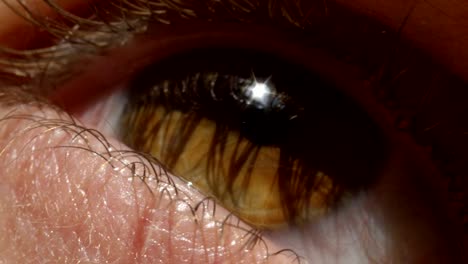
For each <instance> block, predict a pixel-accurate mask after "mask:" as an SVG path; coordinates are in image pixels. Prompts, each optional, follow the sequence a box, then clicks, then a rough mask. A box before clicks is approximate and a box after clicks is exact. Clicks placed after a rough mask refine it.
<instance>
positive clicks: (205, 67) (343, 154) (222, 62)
mask: <svg viewBox="0 0 468 264" xmlns="http://www.w3.org/2000/svg"><path fill="white" fill-rule="evenodd" d="M256 82H258V83H260V84H265V85H267V86H268V87H267V88H271V89H270V90H268V89H267V91H269V93H268V94H267V97H266V99H265V100H261V99H260V97H259V94H258V93H257V94H255V92H258V91H253V90H252V89H251V88H253V87H254V86H255V83H256ZM131 86H132V87H133V88H132V89H131V90H130V91H131V94H130V98H131V99H130V105H131V104H154V105H159V106H163V107H164V108H165V109H166V110H167V111H168V112H170V111H180V112H185V113H188V114H194V115H197V116H199V117H200V118H207V119H211V120H213V121H214V122H215V123H216V125H217V127H218V126H219V127H220V128H222V129H223V131H226V133H228V132H229V131H237V132H239V133H240V134H241V135H242V136H243V137H245V138H246V139H248V140H249V141H251V142H252V143H253V144H256V145H259V146H276V147H279V148H280V149H281V157H282V158H283V157H284V159H285V160H296V159H300V160H301V161H302V163H303V164H305V165H307V166H310V167H312V168H313V169H314V170H321V171H323V172H325V173H327V174H329V175H331V176H332V177H334V178H335V180H337V182H339V183H340V184H344V185H346V186H348V187H349V188H354V187H362V186H363V185H368V184H370V182H372V181H373V180H374V176H375V174H376V173H375V172H376V169H378V168H379V166H380V161H381V160H382V159H383V154H384V152H385V151H384V143H383V141H382V139H381V135H380V132H379V130H378V129H377V127H376V126H375V124H374V123H373V122H372V120H371V119H370V118H369V117H368V115H367V113H365V112H364V111H362V110H361V109H360V108H359V107H358V106H357V105H356V104H355V103H354V102H353V100H351V99H349V98H347V97H346V96H344V95H343V94H341V93H340V92H338V91H337V90H336V88H334V87H332V86H330V85H329V84H328V83H327V82H326V81H324V80H322V78H320V76H316V75H315V74H314V73H312V72H310V71H308V70H306V69H305V68H304V67H301V66H300V65H296V64H292V63H288V62H286V61H284V60H281V59H278V58H276V57H274V56H272V55H271V54H261V53H256V52H253V51H245V50H225V49H219V50H217V49H207V50H196V51H193V52H191V53H188V54H183V55H180V56H177V57H171V58H169V59H167V60H165V61H162V62H160V63H158V64H157V65H153V66H151V67H148V68H147V69H146V70H145V71H143V73H142V74H140V75H139V76H138V77H137V78H136V79H135V80H134V81H133V82H132V83H131ZM260 88H262V87H260ZM263 88H265V87H263ZM259 90H262V89H259ZM260 94H261V93H260ZM283 154H284V155H283Z"/></svg>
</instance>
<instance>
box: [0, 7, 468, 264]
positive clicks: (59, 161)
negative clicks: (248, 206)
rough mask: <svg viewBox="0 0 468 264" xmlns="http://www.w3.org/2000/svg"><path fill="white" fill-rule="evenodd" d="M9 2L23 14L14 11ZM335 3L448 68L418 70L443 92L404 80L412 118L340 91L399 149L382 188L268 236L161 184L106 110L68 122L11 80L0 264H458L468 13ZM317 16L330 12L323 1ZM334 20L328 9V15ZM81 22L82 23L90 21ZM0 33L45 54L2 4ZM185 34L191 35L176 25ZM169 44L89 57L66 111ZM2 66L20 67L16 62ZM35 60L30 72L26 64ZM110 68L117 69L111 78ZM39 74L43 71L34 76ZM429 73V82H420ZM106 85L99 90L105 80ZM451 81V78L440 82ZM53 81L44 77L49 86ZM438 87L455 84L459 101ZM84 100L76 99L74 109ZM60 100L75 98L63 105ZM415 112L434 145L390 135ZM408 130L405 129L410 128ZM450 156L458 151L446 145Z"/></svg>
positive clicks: (73, 82) (179, 186)
mask: <svg viewBox="0 0 468 264" xmlns="http://www.w3.org/2000/svg"><path fill="white" fill-rule="evenodd" d="M8 2H9V3H13V4H14V5H17V3H16V2H15V1H8ZM36 2H37V7H36V5H34V4H33V6H31V9H33V8H34V9H35V11H38V10H41V11H40V13H41V15H42V16H44V17H45V16H49V17H50V18H51V19H53V18H54V17H57V15H56V13H55V12H53V11H51V10H50V9H49V8H47V7H46V5H45V4H44V3H42V2H41V1H31V3H35V4H36ZM317 2H319V1H317ZM337 2H338V3H340V4H343V5H345V6H346V7H347V8H350V10H353V11H354V12H357V13H359V14H362V15H367V16H370V17H373V18H374V19H377V20H379V21H380V22H381V23H383V24H385V25H386V26H388V27H389V28H390V29H394V30H395V31H397V30H398V29H400V28H401V36H402V37H403V38H405V39H408V40H409V42H410V43H412V44H414V45H415V46H417V47H420V49H422V50H423V51H424V52H426V53H427V54H430V56H429V58H430V59H429V61H431V62H433V64H441V65H443V67H444V68H445V69H448V72H449V73H448V74H446V73H445V70H440V72H439V70H438V69H439V68H437V67H435V68H431V67H430V66H427V67H426V66H424V67H423V66H421V68H422V69H423V70H427V71H429V72H430V73H434V72H436V73H438V74H439V73H440V76H439V78H438V79H437V80H438V82H436V83H435V84H434V88H433V90H431V91H434V89H435V91H436V92H435V93H432V94H431V93H430V91H426V90H425V89H423V88H424V87H422V88H421V87H420V86H424V85H426V84H427V83H426V82H424V80H421V79H417V81H413V82H410V83H411V84H414V85H415V86H414V87H412V86H410V87H409V88H408V87H407V86H406V87H404V88H402V90H404V93H403V92H401V91H400V92H395V95H394V96H395V97H396V98H398V99H400V101H403V102H399V103H400V104H401V107H400V108H404V109H405V111H402V112H398V111H396V110H395V111H393V110H394V109H393V108H392V107H391V105H390V106H389V104H390V103H388V102H382V101H379V100H376V99H375V95H373V93H372V91H371V89H370V88H368V89H367V90H366V89H361V90H359V91H358V92H356V89H357V88H359V87H361V86H359V84H362V83H358V84H356V85H349V87H348V88H344V89H349V90H346V91H345V92H348V93H349V94H351V96H353V98H354V99H355V100H357V101H358V102H359V103H360V104H362V105H363V107H364V108H365V109H366V110H367V111H369V112H372V117H373V118H374V119H375V120H376V122H377V123H378V124H379V126H380V127H381V128H382V129H383V130H384V131H385V135H386V137H387V139H388V142H389V145H391V146H392V148H391V149H390V150H389V154H388V160H387V162H386V163H385V165H384V168H383V170H382V171H383V172H382V175H380V178H379V182H378V183H377V184H376V186H375V187H373V188H372V189H371V190H369V191H368V192H366V193H363V194H361V195H357V196H356V197H354V198H353V201H351V202H350V203H349V204H348V205H347V206H345V207H343V208H340V210H337V211H336V212H334V213H333V214H331V215H330V216H327V217H324V218H323V219H320V220H318V221H316V222H314V223H310V225H307V226H305V227H301V228H291V229H288V230H282V231H272V232H263V233H260V232H258V231H256V230H254V229H252V228H250V227H248V226H247V225H246V224H243V223H240V222H239V221H238V220H237V219H236V217H234V216H230V215H229V212H227V211H226V210H224V209H222V206H221V205H215V203H214V202H213V200H210V199H204V196H203V195H201V194H200V193H198V192H197V190H195V189H194V188H192V187H190V186H187V185H186V184H184V183H183V182H182V181H181V180H179V179H178V178H177V177H175V176H172V175H166V174H165V173H164V172H163V171H162V169H161V168H160V166H159V165H158V164H157V163H156V162H155V161H154V160H153V159H151V158H150V157H148V156H145V155H144V154H137V153H134V152H132V151H131V150H129V149H128V148H127V147H125V146H124V145H123V144H122V143H120V142H119V141H118V139H116V138H115V137H114V135H112V131H110V130H109V129H108V128H107V127H106V125H105V123H106V122H105V121H103V120H101V119H103V118H106V117H107V116H106V115H104V114H103V112H105V111H101V112H99V111H97V112H92V114H89V112H88V111H86V110H80V111H75V110H74V109H75V108H73V107H69V108H68V109H71V110H69V113H66V112H64V111H63V110H62V109H60V108H59V107H57V106H53V105H52V104H51V103H50V102H48V101H45V100H46V99H43V98H42V97H41V96H36V95H35V93H34V91H38V90H41V91H42V89H41V88H42V87H41V86H40V85H39V84H37V83H39V82H31V83H33V85H27V84H28V83H27V82H25V81H24V80H20V81H21V83H22V84H23V86H22V88H20V86H19V85H16V86H15V87H11V86H12V83H13V82H12V81H10V78H9V77H10V76H7V75H5V76H6V77H5V78H4V79H5V81H1V82H0V83H2V84H3V83H4V87H0V102H1V107H0V112H1V113H0V115H1V119H0V123H1V124H0V190H1V192H2V195H1V196H0V234H2V235H1V236H0V260H1V261H3V262H5V263H29V262H33V263H36V262H57V263H76V262H84V263H91V262H97V263H105V262H116V263H134V262H136V263H184V262H188V263H191V262H192V263H257V262H258V263H263V262H267V263H289V262H291V263H294V262H297V261H302V262H305V263H393V262H395V263H462V262H463V261H462V257H463V256H462V252H463V250H462V249H463V248H464V246H466V244H463V242H464V240H463V239H464V236H463V227H462V221H463V219H460V218H462V217H463V214H460V213H459V212H460V210H462V209H460V208H463V203H464V200H463V199H465V198H464V196H463V195H464V192H463V191H461V192H460V191H458V190H457V191H456V192H457V197H460V193H461V198H458V200H455V201H454V200H453V191H452V190H451V188H450V187H451V184H453V182H451V181H449V180H447V177H446V175H445V174H444V173H445V171H444V169H447V170H450V173H451V174H457V175H456V176H458V174H461V173H462V171H463V169H464V166H463V165H462V164H464V162H463V161H464V160H466V157H467V156H466V154H465V155H463V153H461V152H460V149H463V147H462V146H464V145H463V144H466V143H465V141H466V140H465V141H463V139H464V138H462V137H461V136H460V135H464V132H463V130H464V129H465V127H464V125H461V124H460V123H461V122H460V120H459V117H463V113H464V112H463V111H465V109H464V108H462V107H458V108H457V107H455V106H453V105H451V104H450V103H451V101H450V99H451V98H452V97H450V96H454V98H458V100H459V102H458V103H461V104H463V102H464V101H466V100H467V99H468V97H463V96H464V95H465V96H466V93H464V92H463V91H462V90H463V89H457V87H458V88H459V87H461V88H463V87H466V84H465V83H466V81H467V80H468V65H467V63H468V49H466V47H468V38H467V37H466V36H468V20H467V19H466V18H464V15H463V14H466V13H468V4H467V2H466V1H462V0H457V1H455V0H453V1H444V0H437V1H430V2H429V1H403V0H399V1H390V0H380V1H371V0H360V1H352V2H350V1H344V0H343V1H341V0H338V1H337ZM74 3H76V2H74V1H63V2H62V1H61V2H60V4H61V6H63V7H64V8H65V9H71V10H76V9H78V10H79V9H80V7H79V6H78V7H77V6H75V5H74ZM323 6H324V7H327V2H326V1H325V2H324V4H323ZM324 10H326V8H325V9H324ZM333 11H334V9H332V8H330V10H329V12H331V13H333ZM38 12H39V11H38ZM75 13H78V14H80V13H83V14H86V11H83V12H82V11H76V12H75ZM83 16H85V17H87V15H83ZM0 21H1V22H2V23H0V43H1V44H2V46H7V47H10V48H15V47H16V48H20V49H22V48H30V47H33V46H34V44H35V43H34V42H35V41H36V39H42V40H43V42H44V43H45V44H44V45H45V46H47V45H48V44H47V41H44V39H46V38H45V37H43V36H42V35H41V31H40V30H38V26H37V25H31V24H30V23H27V22H25V20H24V18H19V17H18V16H17V15H15V14H14V13H13V12H12V11H11V10H10V8H9V7H7V6H6V5H4V4H0ZM402 25H404V26H402ZM177 26H178V27H179V28H186V27H188V26H186V25H185V24H183V23H181V22H179V24H177ZM155 31H156V30H155ZM182 31H183V30H182ZM200 31H202V30H200ZM16 32H22V33H21V35H24V36H25V37H24V38H23V37H18V35H19V34H16ZM33 32H35V33H33ZM184 34H185V33H184ZM185 35H187V34H185ZM185 35H184V36H185ZM30 36H32V37H30ZM164 38H167V35H164V34H159V33H155V34H153V35H152V36H151V38H146V39H143V40H136V41H135V42H131V43H130V44H129V45H128V46H124V47H122V48H121V47H118V48H117V49H116V50H114V51H109V54H107V55H108V56H103V57H100V58H92V59H91V60H90V63H89V64H88V66H87V67H86V70H84V71H82V72H80V74H81V75H80V77H77V78H72V79H67V81H66V82H65V83H61V84H60V87H66V88H67V89H65V88H63V89H62V91H66V92H63V94H62V95H58V96H57V97H59V98H62V99H63V100H62V102H65V103H64V104H65V105H70V104H71V103H70V102H72V101H77V100H76V98H86V97H87V96H88V97H91V95H90V94H89V93H90V91H96V90H99V89H101V87H100V85H101V84H102V85H104V84H103V83H104V81H103V79H105V80H109V82H118V80H110V78H111V77H112V76H113V75H115V72H113V71H114V70H120V72H122V74H123V75H125V74H130V73H129V72H131V70H128V68H126V66H118V65H130V64H124V63H125V62H128V61H129V60H131V59H134V58H135V57H138V56H141V57H144V56H145V53H144V52H143V51H140V52H141V53H138V52H136V51H134V50H136V49H137V48H136V47H138V49H140V50H144V49H145V48H144V47H145V46H144V45H147V46H146V49H148V50H153V49H154V47H157V48H158V49H159V52H160V53H164V52H163V51H166V50H167V51H168V52H169V50H170V46H173V45H174V44H173V43H170V44H172V45H166V46H164V45H163V44H162V43H163V41H162V40H163V39H164ZM391 39H397V38H396V37H394V38H391ZM183 40H185V39H183V38H182V41H180V42H184V41H183ZM185 42H187V41H185ZM189 43H191V44H194V43H195V42H189ZM49 45H50V44H49ZM112 48H113V47H112ZM402 53H403V52H402ZM67 54H68V53H67ZM116 54H118V55H119V56H116ZM396 54H397V55H399V56H401V57H402V56H403V55H401V54H399V53H396ZM69 56H70V57H74V56H75V57H76V54H73V52H70V54H69ZM154 56H155V57H157V56H156V55H154ZM115 57H118V58H115ZM0 58H2V59H3V57H0ZM5 58H10V59H11V60H13V59H14V56H13V57H11V56H10V57H8V56H5ZM12 58H13V59H12ZM29 61H32V62H33V63H32V65H33V66H34V61H33V59H32V57H29V60H28V62H29ZM108 62H112V63H115V64H116V65H117V66H115V68H112V70H107V71H106V69H105V68H106V67H108V66H107V65H108ZM117 62H118V63H117ZM106 63H107V64H106ZM1 65H2V66H1V67H2V68H5V67H6V66H3V65H5V64H1ZM67 65H68V64H67ZM339 65H341V64H339ZM419 66H420V65H417V66H413V67H419ZM8 67H10V69H11V67H12V66H11V65H8ZM324 67H327V66H326V65H325V66H324ZM408 67H409V66H408ZM52 68H53V67H52ZM129 68H130V67H129ZM137 68H138V67H137ZM72 69H75V68H73V67H71V66H69V67H67V68H64V69H61V70H64V71H60V74H63V75H66V74H67V73H70V72H73V71H72ZM40 70H42V71H43V68H41V67H39V71H40ZM132 70H135V71H136V69H132ZM404 70H405V68H404V67H399V68H398V71H401V72H405V71H404ZM96 72H99V74H96ZM126 72H127V73H126ZM2 73H4V71H2ZM452 74H453V75H455V76H456V77H453V76H452ZM428 75H430V74H429V73H426V74H424V72H423V73H421V74H420V75H417V76H419V77H421V76H425V77H427V76H428ZM102 76H108V78H107V79H106V78H103V77H102ZM98 77H99V78H102V79H101V80H97V79H96V78H98ZM114 77H115V76H114ZM0 78H3V75H0ZM36 78H39V79H40V78H41V77H38V76H36ZM445 78H447V79H448V80H449V81H447V82H446V83H444V81H445V80H446V79H445ZM337 79H339V78H337ZM409 79H412V78H409ZM434 79H436V78H434ZM453 79H454V80H455V81H452V80H453ZM85 80H93V82H89V81H88V82H87V81H85ZM49 81H50V80H48V79H47V78H46V79H45V81H44V83H48V82H49ZM408 82H409V81H408ZM25 83H26V85H24V84H25ZM421 83H422V84H421ZM443 84H453V89H452V88H447V87H446V86H445V85H443ZM116 85H118V83H116ZM85 86H89V87H88V88H86V87H85ZM356 87H357V88H356ZM363 87H364V86H363ZM441 87H442V88H441ZM451 87H452V86H451ZM364 88H366V87H364ZM102 89H104V88H102ZM405 89H407V90H405ZM408 89H409V90H410V91H413V90H414V91H416V92H415V93H416V94H418V95H426V93H427V96H429V97H430V99H428V100H429V101H430V103H426V105H424V107H422V106H421V105H422V103H421V104H420V105H419V106H420V108H418V107H417V106H413V103H415V101H416V103H415V104H417V103H420V101H418V100H419V98H420V97H421V98H426V97H424V96H420V97H418V96H413V97H414V98H417V99H413V97H412V96H411V95H408V94H410V92H408ZM44 90H45V89H44ZM59 90H60V89H59ZM428 90H430V89H428ZM446 93H447V94H451V95H450V96H449V95H446ZM457 93H459V94H457ZM80 94H82V95H81V96H82V97H78V96H80ZM83 94H85V95H83ZM65 97H67V98H75V99H74V100H71V99H68V101H67V99H66V98H65ZM369 98H373V99H369ZM404 99H406V101H405V100H404ZM83 100H84V99H83ZM420 100H421V101H422V99H420ZM437 100H440V101H442V102H440V103H439V102H438V101H437ZM444 100H445V101H444ZM67 102H68V103H67ZM414 109H416V110H420V111H419V112H423V110H424V111H427V114H426V112H424V113H423V114H420V115H421V116H422V117H421V119H423V120H425V119H428V120H429V121H427V123H424V122H422V121H421V122H422V124H419V126H422V127H424V128H423V129H420V130H422V131H426V130H427V131H430V133H432V131H435V132H433V134H430V133H428V134H430V135H431V139H430V140H429V139H427V138H426V137H425V135H426V134H424V135H422V136H421V135H419V134H418V132H417V131H416V132H414V133H413V134H412V135H410V134H411V133H407V132H408V131H406V132H401V131H400V130H398V129H396V128H395V123H397V122H396V120H398V118H399V117H400V115H401V114H402V113H403V114H407V113H411V114H413V113H414V112H418V111H416V110H414ZM439 109H440V111H439ZM397 112H398V113H397ZM419 112H418V114H419ZM439 112H440V113H441V114H440V115H438V114H437V113H439ZM95 113H97V114H95ZM418 120H419V119H418ZM402 123H403V124H402V125H401V126H402V127H405V124H404V123H405V119H403V121H402ZM440 123H442V125H438V124H440ZM397 127H399V125H397ZM440 127H442V128H440ZM90 128H95V129H97V130H91V129H90ZM432 128H435V129H432ZM438 129H440V130H438ZM444 129H445V130H444ZM402 130H405V129H402ZM98 131H99V132H98ZM446 131H449V132H446ZM100 132H101V133H102V134H101V133H100ZM414 135H416V136H418V135H419V138H416V141H418V144H416V143H414V141H415V140H414V138H412V137H411V136H414ZM421 138H422V139H421ZM446 138H450V140H448V139H446ZM426 141H430V143H431V144H432V142H435V143H434V145H431V144H430V143H427V142H426ZM461 141H463V142H461ZM421 142H423V143H421ZM454 142H456V144H455V143H454ZM436 143H437V144H436ZM446 145H450V147H443V146H446ZM440 149H443V150H444V151H445V152H450V153H452V157H451V158H452V159H456V158H455V156H457V157H458V156H461V158H460V159H456V162H446V163H444V161H446V159H445V156H444V157H441V156H440V155H442V154H440V155H439V153H442V152H444V151H442V150H440ZM431 151H432V152H431ZM445 152H444V153H445ZM431 154H432V156H431ZM438 155H439V156H438ZM432 159H434V160H435V162H433V160H432ZM434 163H436V164H434ZM436 165H440V166H436ZM454 167H455V169H454ZM459 167H461V168H460V169H458V168H459ZM439 169H440V171H439ZM453 178H454V179H455V180H454V181H457V183H459V184H458V185H459V186H458V187H460V188H462V186H463V184H464V183H466V180H465V179H464V178H462V179H460V178H459V177H455V176H454V177H453ZM142 180H143V181H142ZM447 190H449V191H447ZM462 190H463V188H462ZM460 203H461V204H462V205H460ZM465 210H466V209H465ZM460 215H461V217H460ZM465 217H466V213H465ZM465 222H466V220H465Z"/></svg>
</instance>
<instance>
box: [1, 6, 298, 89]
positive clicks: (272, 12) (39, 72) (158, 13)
mask: <svg viewBox="0 0 468 264" xmlns="http://www.w3.org/2000/svg"><path fill="white" fill-rule="evenodd" d="M1 1H2V2H4V3H5V5H6V6H8V7H9V8H10V9H11V10H13V11H14V12H15V13H17V14H18V15H20V16H21V17H23V18H24V19H25V20H27V21H28V22H30V23H32V24H34V25H36V26H38V27H40V28H41V29H43V30H45V31H46V32H49V34H50V35H51V36H53V39H55V42H56V43H52V44H51V46H49V47H45V48H41V49H36V50H28V51H18V50H14V49H10V48H5V47H1V45H0V75H3V76H4V78H3V82H5V80H9V81H10V82H11V83H12V84H24V83H28V82H30V81H31V80H34V79H37V78H40V79H42V80H43V79H45V78H46V77H47V78H51V79H58V78H59V77H60V80H61V81H63V79H65V78H64V77H63V75H64V74H65V73H66V70H67V69H68V67H67V66H69V65H70V64H72V63H73V62H74V61H75V60H76V59H77V58H76V57H75V56H74V55H76V53H80V56H82V55H83V54H90V55H92V54H96V53H99V51H100V50H103V49H106V48H109V47H111V46H114V45H116V43H119V45H121V44H122V43H125V41H124V40H125V39H126V40H129V39H131V37H132V35H133V34H135V33H143V32H145V31H146V30H147V27H148V24H149V23H162V24H169V23H170V19H175V18H177V17H179V18H181V19H184V18H189V17H192V18H195V17H198V18H199V17H201V16H202V15H200V14H211V15H213V14H215V13H227V14H228V15H229V16H230V19H232V20H238V21H244V22H245V20H246V19H245V16H242V15H243V14H244V15H245V14H246V13H255V12H254V11H258V10H262V9H263V10H265V11H264V12H265V13H267V14H268V17H269V19H270V20H272V21H273V20H277V19H280V20H284V19H286V21H287V23H289V24H291V25H294V26H297V27H299V26H300V27H302V26H304V23H305V22H307V20H304V19H303V16H302V10H301V8H300V6H299V5H298V4H294V5H291V4H290V1H287V0H281V1H271V3H274V4H270V0H266V1H259V2H256V3H253V1H252V2H251V4H250V5H249V4H248V3H249V1H242V0H231V1H230V5H225V4H223V5H220V4H218V2H217V1H203V4H202V5H190V4H189V3H188V2H185V3H184V2H179V1H173V0H153V1H142V0H138V1H132V2H129V1H126V0H113V1H109V2H108V3H107V4H108V5H107V6H105V7H99V6H97V5H96V6H93V5H90V9H94V10H95V11H94V12H95V14H94V16H91V18H81V17H79V16H76V15H74V14H72V13H70V12H68V11H67V10H65V9H63V8H61V7H60V6H58V5H57V4H56V3H55V2H54V1H53V0H43V2H44V3H46V4H47V5H48V6H49V7H50V8H51V9H52V10H53V11H54V12H55V13H56V14H57V15H58V17H59V18H60V19H59V20H50V19H47V18H45V19H44V18H42V17H41V16H40V15H39V14H38V15H35V14H34V11H33V10H31V9H29V8H28V7H27V6H25V5H24V4H21V1H18V3H20V4H19V7H13V6H12V5H11V4H9V3H8V1H7V0H1ZM288 3H289V4H288ZM184 4H186V5H184ZM234 6H235V7H236V8H235V9H233V8H232V7H234ZM107 8H111V9H112V8H113V9H114V11H113V12H110V14H113V15H114V16H113V17H111V18H106V19H103V18H102V17H101V16H100V15H99V14H100V12H103V10H106V11H107ZM229 10H237V12H238V13H236V12H232V11H229ZM108 15H109V13H108V12H106V16H108ZM226 18H227V17H225V16H224V17H223V19H226ZM67 23H71V24H72V26H70V25H67ZM64 40H65V41H64ZM76 50H78V51H79V52H76ZM49 86H54V85H53V84H50V85H49ZM46 94H47V92H46Z"/></svg>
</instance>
